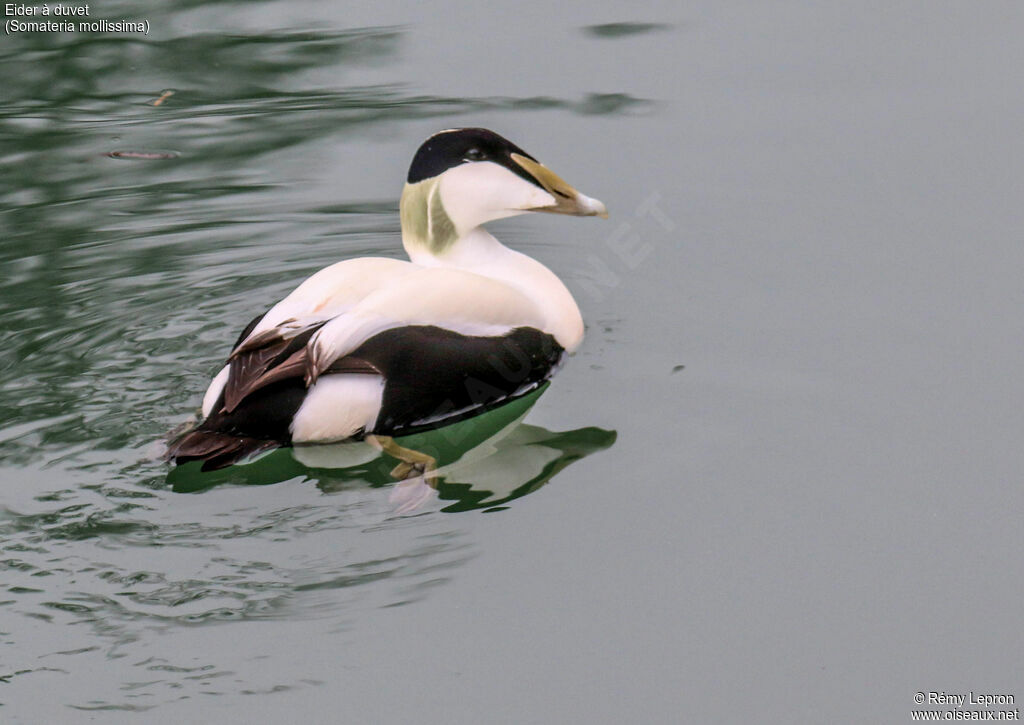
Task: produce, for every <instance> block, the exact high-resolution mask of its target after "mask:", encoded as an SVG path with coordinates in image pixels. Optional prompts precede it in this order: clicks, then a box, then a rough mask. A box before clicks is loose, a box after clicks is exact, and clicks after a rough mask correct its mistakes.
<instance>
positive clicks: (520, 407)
mask: <svg viewBox="0 0 1024 725" xmlns="http://www.w3.org/2000/svg"><path fill="white" fill-rule="evenodd" d="M542 392H543V389H541V390H538V391H536V392H534V393H532V394H530V395H528V396H525V397H523V398H521V399H519V400H517V401H514V402H512V403H509V404H507V405H504V406H502V407H500V408H497V409H496V410H493V411H490V412H489V413H486V414H484V415H480V416H477V417H475V418H471V419H469V420H465V421H462V422H460V423H456V424H454V425H450V426H446V427H445V428H442V429H439V430H434V431H429V432H427V433H420V434H416V435H411V436H405V437H402V438H397V439H395V440H394V441H391V440H389V439H383V440H381V441H373V440H371V441H364V442H352V443H335V444H325V445H309V446H296V447H295V448H290V449H284V450H278V451H274V452H273V453H271V454H268V455H266V456H263V457H262V458H260V459H258V460H256V461H254V462H252V463H250V464H246V465H236V466H232V467H231V468H228V469H225V470H222V471H213V472H210V473H200V472H199V471H198V464H188V465H185V466H179V467H178V468H175V469H173V470H172V471H171V472H170V474H168V482H169V483H170V484H171V485H172V488H173V490H175V491H178V492H195V491H200V490H204V489H207V488H210V487H211V486H215V485H218V484H220V483H233V484H248V485H263V484H269V483H277V482H280V481H286V480H290V479H294V478H296V477H305V478H307V479H312V480H315V481H316V482H317V486H318V487H319V488H320V489H321V490H322V491H324V492H325V493H334V492H338V491H341V490H348V489H352V488H353V487H358V486H369V487H374V488H379V487H388V489H389V490H388V500H389V502H390V505H391V507H392V513H393V514H394V515H407V514H411V513H414V512H418V511H422V510H425V509H427V508H436V507H440V508H441V510H442V511H447V512H455V511H469V510H472V509H488V510H495V509H498V508H500V507H502V505H503V504H506V503H508V502H509V501H512V500H514V499H517V498H520V497H521V496H525V495H526V494H528V493H532V492H533V491H536V490H537V489H539V488H541V487H542V486H544V485H545V484H547V483H548V482H549V481H550V480H551V479H552V478H553V477H554V476H555V475H556V474H557V473H559V472H560V471H561V470H562V469H564V468H565V467H566V466H568V465H569V464H571V463H573V462H574V461H578V460H579V459H581V458H584V457H585V456H588V455H590V454H591V453H595V452H597V451H601V450H604V449H606V448H608V447H610V446H611V445H612V444H613V443H614V442H615V438H616V433H615V431H608V430H604V429H602V428H596V427H587V428H578V429H576V430H570V431H552V430H548V429H546V428H543V427H541V426H536V425H529V424H526V423H524V422H523V419H524V418H525V417H526V415H527V413H528V412H529V410H530V408H531V407H532V406H533V404H534V403H535V402H536V401H537V398H539V397H540V395H541V393H542Z"/></svg>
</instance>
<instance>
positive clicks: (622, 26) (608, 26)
mask: <svg viewBox="0 0 1024 725" xmlns="http://www.w3.org/2000/svg"><path fill="white" fill-rule="evenodd" d="M671 27H672V26H671V25H668V24H666V23H604V24H602V25H588V26H586V27H585V28H583V32H584V33H586V34H587V35H592V36H594V37H596V38H624V37H626V36H628V35H640V34H642V33H654V32H657V31H659V30H669V29H671Z"/></svg>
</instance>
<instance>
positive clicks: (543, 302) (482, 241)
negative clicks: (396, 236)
mask: <svg viewBox="0 0 1024 725" xmlns="http://www.w3.org/2000/svg"><path fill="white" fill-rule="evenodd" d="M399 210H400V214H401V219H402V246H404V247H405V251H406V253H407V254H408V255H409V259H410V260H412V262H413V263H414V264H418V265H421V266H423V267H449V268H454V269H462V270H465V271H467V272H473V273H474V274H479V275H481V276H484V277H489V278H491V279H494V280H496V281H498V282H502V283H504V284H507V285H508V286H510V287H513V288H514V289H516V290H518V291H519V292H521V293H523V294H524V295H526V296H527V297H528V298H529V299H530V300H532V301H533V302H534V303H535V304H536V306H537V309H538V310H540V311H542V312H543V314H544V316H545V317H546V318H547V323H546V325H545V331H546V332H549V333H550V334H552V335H554V336H555V338H556V339H557V340H558V342H559V344H561V345H562V347H564V348H565V349H566V350H568V351H569V352H573V351H574V350H575V349H576V347H577V346H578V345H579V343H580V341H581V340H582V339H583V318H582V316H581V315H580V310H579V307H578V306H577V305H576V301H575V300H574V299H573V298H572V294H570V292H569V290H568V289H567V288H566V286H565V285H564V284H562V281H561V280H560V279H558V277H557V276H555V274H554V273H553V272H552V271H551V270H549V269H548V268H547V267H545V266H544V265H543V264H541V263H540V262H538V261H537V260H535V259H533V258H532V257H528V256H527V255H525V254H522V253H520V252H516V251H514V250H512V249H509V248H508V247H506V246H505V245H504V244H502V243H501V242H499V241H498V240H497V239H495V238H494V236H493V235H491V234H490V233H489V232H488V231H487V230H486V229H484V228H483V227H482V226H478V227H474V228H473V229H470V230H469V231H468V232H465V233H460V232H459V230H458V227H457V225H456V224H455V223H454V222H453V221H452V220H451V218H450V217H449V216H448V213H447V212H446V211H445V209H444V205H443V204H442V203H441V198H440V189H439V186H438V182H437V180H436V179H428V180H425V181H421V182H418V183H415V184H406V185H405V189H404V190H403V192H402V200H401V203H400V206H399Z"/></svg>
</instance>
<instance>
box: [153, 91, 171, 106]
mask: <svg viewBox="0 0 1024 725" xmlns="http://www.w3.org/2000/svg"><path fill="white" fill-rule="evenodd" d="M173 95H174V91H172V90H166V91H163V92H162V93H161V94H160V97H159V98H157V99H156V100H153V101H150V102H149V104H150V105H151V106H159V105H160V104H162V103H163V102H164V101H166V100H167V99H168V98H170V97H171V96H173Z"/></svg>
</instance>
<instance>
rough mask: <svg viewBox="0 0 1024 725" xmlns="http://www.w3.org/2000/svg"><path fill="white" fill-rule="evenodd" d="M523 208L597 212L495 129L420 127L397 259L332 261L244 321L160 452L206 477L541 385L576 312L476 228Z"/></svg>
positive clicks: (433, 420) (559, 286) (571, 332)
mask: <svg viewBox="0 0 1024 725" xmlns="http://www.w3.org/2000/svg"><path fill="white" fill-rule="evenodd" d="M528 212H545V213H553V214H564V215H571V216H596V217H603V218H607V216H608V213H607V209H606V207H605V205H604V204H603V203H602V202H600V201H599V200H597V199H594V198H591V197H589V196H586V195H585V194H583V193H581V192H579V191H577V190H576V189H575V188H573V187H572V186H571V185H569V184H568V183H567V182H566V181H564V180H563V179H562V178H561V177H560V176H558V175H557V174H556V173H555V172H553V171H551V170H550V169H549V168H548V167H546V166H544V165H543V164H541V163H540V162H539V161H538V160H537V159H536V158H535V157H533V156H531V155H530V154H529V153H527V152H526V151H524V150H523V149H522V148H520V147H519V146H517V145H515V144H514V143H512V142H511V141H509V140H507V139H505V138H504V137H502V136H501V135H499V134H497V133H495V132H494V131H490V130H488V129H484V128H457V129H447V130H443V131H440V132H438V133H435V134H434V135H432V136H430V137H429V138H428V139H427V140H426V141H424V142H423V143H422V145H420V147H419V149H418V150H417V151H416V153H415V155H414V156H413V159H412V163H411V164H410V166H409V171H408V175H407V177H406V183H405V186H404V188H403V190H402V194H401V199H400V202H399V217H400V221H401V235H402V246H403V247H404V249H405V252H406V254H407V255H408V260H400V259H394V258H390V257H360V258H355V259H346V260H342V261H340V262H336V263H334V264H332V265H330V266H328V267H325V268H324V269H321V270H320V271H318V272H316V273H315V274H313V275H312V276H311V277H309V278H308V279H306V280H305V281H304V282H302V283H301V284H300V285H299V286H298V287H296V288H295V290H294V291H292V292H291V294H289V295H288V296H286V297H285V298H284V299H282V300H280V301H279V302H277V303H276V304H274V305H273V306H272V307H270V308H269V309H268V310H267V311H266V312H264V313H263V314H260V315H257V316H256V317H255V318H254V319H253V320H252V321H251V322H250V323H249V324H248V325H247V326H246V327H245V328H244V329H243V330H242V332H241V334H240V335H239V336H238V338H237V340H236V342H235V344H234V346H233V347H232V348H231V350H230V353H229V354H228V356H227V360H226V362H225V363H224V365H223V367H222V368H221V370H220V371H219V372H218V373H217V374H216V375H215V376H214V378H213V380H212V381H211V382H210V384H209V387H208V388H207V390H206V393H205V395H204V396H203V402H202V410H201V417H200V419H199V421H198V423H197V424H195V425H194V426H193V427H192V428H191V429H189V430H187V431H186V432H185V433H183V434H181V435H179V436H178V437H177V438H176V439H174V440H173V441H172V442H171V443H170V444H169V445H168V448H167V451H166V456H165V457H166V458H167V459H168V460H169V461H171V462H172V463H174V464H176V465H180V464H185V463H188V462H191V461H201V462H202V470H204V471H209V470H214V469H219V468H225V467H227V466H230V465H233V464H236V463H239V462H244V461H245V460H247V459H250V458H253V457H255V456H257V455H258V454H261V453H263V452H265V451H269V450H271V449H274V448H280V447H289V446H291V447H297V446H307V445H315V444H322V443H338V442H344V441H363V440H365V441H368V442H373V443H376V444H377V445H378V447H383V446H384V445H385V444H386V443H393V441H394V438H396V437H399V436H407V435H412V434H416V433H420V432H424V431H429V430H433V429H436V428H442V427H444V426H448V425H450V424H453V423H456V422H460V421H463V420H466V419H468V418H471V417H473V416H476V415H480V414H482V413H485V412H487V411H490V410H493V409H495V408H497V407H500V406H502V405H505V404H508V403H510V402H512V401H515V400H517V399H520V398H522V397H523V396H526V395H528V394H530V393H532V392H534V391H536V390H538V389H539V388H541V387H542V386H545V385H547V384H548V381H549V380H550V379H551V377H552V376H553V375H554V374H555V373H556V372H557V371H558V369H559V368H560V367H561V365H562V363H563V361H564V359H565V358H566V357H567V356H568V355H571V354H573V353H574V352H575V351H576V350H577V349H578V348H579V346H580V343H581V342H582V340H583V335H584V324H583V318H582V315H581V313H580V309H579V306H578V305H577V303H576V301H575V299H574V298H573V296H572V294H571V293H570V292H569V289H568V288H567V287H566V285H565V284H564V283H563V282H562V281H561V280H560V279H559V278H558V276H557V275H555V273H554V272H552V271H551V270H550V269H548V267H546V266H545V265H543V264H542V263H541V262H539V261H537V260H536V259H533V258H532V257H530V256H528V255H526V254H524V253H522V252H519V251H516V250H513V249H511V248H509V247H507V246H505V245H504V244H502V243H501V242H500V241H498V239H496V238H495V237H494V236H493V235H492V234H491V233H490V232H488V231H487V230H486V229H485V228H484V225H485V224H487V223H488V222H491V221H495V220H497V219H503V218H507V217H512V216H516V215H519V214H525V213H528ZM385 450H386V448H385Z"/></svg>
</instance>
